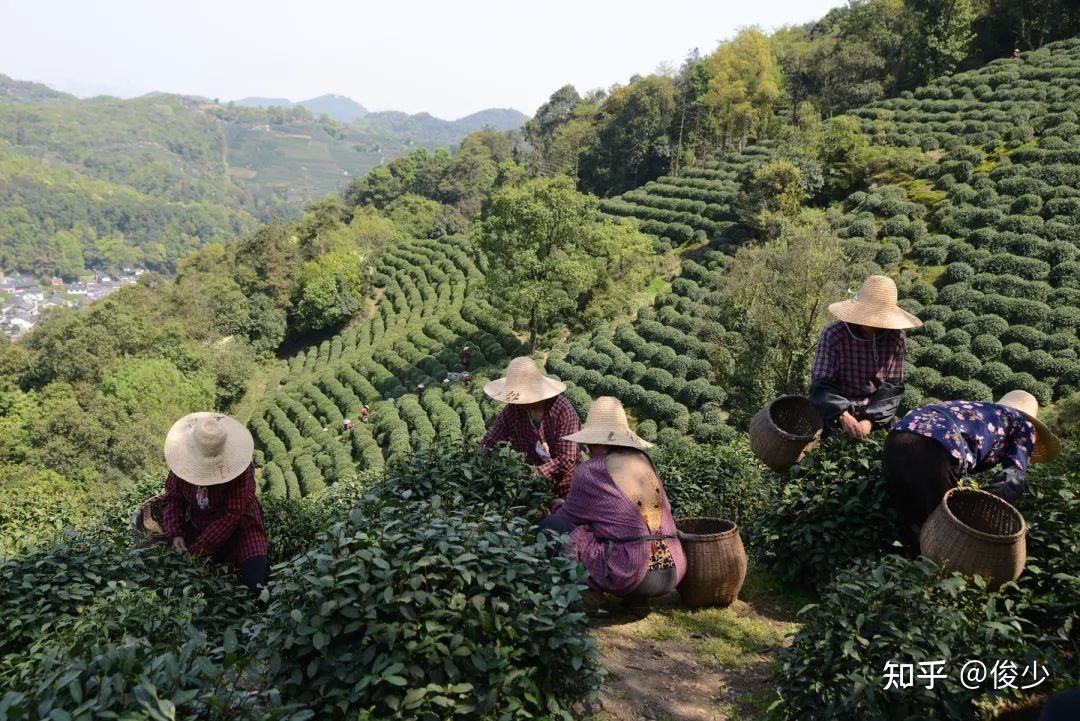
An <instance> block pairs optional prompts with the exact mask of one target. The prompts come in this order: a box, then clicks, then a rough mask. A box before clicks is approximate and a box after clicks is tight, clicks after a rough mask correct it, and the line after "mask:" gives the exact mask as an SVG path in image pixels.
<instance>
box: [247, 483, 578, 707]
mask: <svg viewBox="0 0 1080 721" xmlns="http://www.w3.org/2000/svg"><path fill="white" fill-rule="evenodd" d="M403 503H404V504H405V505H404V509H407V510H401V511H400V512H398V513H394V512H393V510H392V508H391V507H384V509H383V513H382V515H381V516H380V520H379V523H378V524H375V525H374V526H373V525H372V524H370V523H369V522H368V519H367V517H366V516H364V515H363V514H361V513H359V512H357V513H355V514H354V517H353V520H352V522H351V523H342V524H339V525H338V526H337V527H335V529H334V531H333V532H332V533H331V535H330V536H329V538H327V539H326V540H325V541H324V542H323V543H321V544H320V545H319V546H317V547H316V548H315V549H313V550H312V551H311V552H309V553H307V554H305V555H302V556H300V557H298V558H296V559H294V560H293V561H291V562H288V563H286V564H284V565H283V566H280V567H278V568H277V569H276V574H277V579H276V581H275V583H273V584H272V585H271V586H270V587H269V588H268V589H267V590H266V591H265V592H264V598H265V599H267V601H268V602H269V607H268V610H267V613H266V622H265V624H263V625H262V626H261V627H260V629H259V642H258V644H257V646H258V647H259V648H262V649H265V651H264V653H263V657H264V660H265V662H266V664H267V669H268V673H269V677H270V680H271V682H272V683H273V685H274V686H275V687H276V688H278V689H280V690H281V692H282V694H283V695H284V696H285V697H286V698H289V699H291V700H296V701H301V702H303V703H305V704H308V705H310V707H311V708H312V709H314V710H316V711H317V713H318V714H319V716H320V718H357V717H359V718H399V719H427V718H446V719H449V718H509V717H515V718H535V717H541V716H542V717H545V718H565V719H569V718H571V716H570V707H571V705H572V704H573V703H574V702H575V701H578V700H580V699H581V698H584V697H585V696H587V695H588V694H589V692H590V690H591V689H592V688H593V687H594V685H595V684H596V682H597V681H596V678H597V677H596V674H597V670H596V663H595V654H594V650H593V645H592V644H593V642H592V640H591V638H590V637H589V636H588V634H587V632H586V629H585V617H584V614H583V613H581V612H580V611H578V610H575V609H576V605H577V603H578V602H579V599H580V593H581V590H582V588H583V586H582V572H581V570H580V569H579V567H578V566H577V563H576V562H575V561H572V560H570V559H568V558H566V557H564V556H562V555H561V554H559V553H557V552H556V551H557V549H556V548H553V543H554V542H553V541H551V540H548V539H547V538H546V537H544V536H541V537H540V538H539V539H538V538H537V534H536V532H535V526H534V525H533V524H532V523H531V522H529V521H527V520H525V519H521V518H511V517H507V516H504V515H501V514H498V513H494V512H489V513H487V514H485V513H483V511H482V510H457V511H454V510H448V509H447V508H446V507H444V506H443V505H442V504H441V503H440V500H439V498H438V497H433V498H431V499H429V500H409V499H403Z"/></svg>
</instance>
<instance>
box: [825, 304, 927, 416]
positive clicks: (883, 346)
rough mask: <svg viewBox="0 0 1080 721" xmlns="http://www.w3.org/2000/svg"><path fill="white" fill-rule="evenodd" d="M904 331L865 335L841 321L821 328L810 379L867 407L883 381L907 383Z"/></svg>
mask: <svg viewBox="0 0 1080 721" xmlns="http://www.w3.org/2000/svg"><path fill="white" fill-rule="evenodd" d="M905 338H906V335H905V334H904V331H902V330H879V331H878V332H877V334H876V335H875V336H874V337H873V338H863V337H861V336H858V335H857V334H856V333H855V331H853V330H851V329H850V328H848V325H847V323H845V322H844V321H842V320H838V321H836V322H835V323H830V324H829V325H827V326H825V328H824V329H822V331H821V338H820V339H819V340H818V346H817V354H816V355H815V356H814V366H813V369H812V370H811V371H810V380H811V382H813V381H818V380H820V381H825V382H826V383H829V384H830V385H832V386H834V387H835V388H836V389H837V391H838V392H839V393H840V394H841V395H843V396H844V397H845V398H847V399H848V400H850V401H851V404H852V406H854V407H855V408H861V407H863V406H865V405H866V404H867V403H868V402H869V400H870V396H871V395H873V394H874V392H875V391H876V390H877V389H878V388H879V387H880V386H881V384H882V383H883V382H886V381H888V382H890V383H903V382H904V340H905Z"/></svg>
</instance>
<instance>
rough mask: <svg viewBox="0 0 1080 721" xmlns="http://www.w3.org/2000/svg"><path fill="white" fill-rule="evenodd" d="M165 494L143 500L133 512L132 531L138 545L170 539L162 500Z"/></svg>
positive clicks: (147, 544) (151, 544)
mask: <svg viewBox="0 0 1080 721" xmlns="http://www.w3.org/2000/svg"><path fill="white" fill-rule="evenodd" d="M164 500H165V494H164V493H159V494H158V495H156V496H151V497H150V498H148V499H146V500H145V501H143V502H142V503H141V504H140V505H139V507H138V508H136V509H135V512H134V513H132V514H131V531H132V534H133V540H134V543H135V545H136V546H137V547H146V546H153V545H155V544H158V543H164V542H166V541H167V540H168V538H167V537H166V534H165V515H164V509H163V504H162V501H164Z"/></svg>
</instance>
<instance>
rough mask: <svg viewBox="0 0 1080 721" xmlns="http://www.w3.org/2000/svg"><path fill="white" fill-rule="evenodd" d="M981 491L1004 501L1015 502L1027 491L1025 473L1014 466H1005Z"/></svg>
mask: <svg viewBox="0 0 1080 721" xmlns="http://www.w3.org/2000/svg"><path fill="white" fill-rule="evenodd" d="M983 490H984V491H989V492H990V493H993V494H994V495H995V496H997V497H999V498H1002V499H1004V500H1006V501H1015V500H1016V499H1017V498H1019V497H1020V496H1022V495H1024V492H1025V491H1026V490H1027V473H1026V472H1025V471H1022V470H1020V469H1019V468H1017V467H1016V466H1006V467H1005V470H1003V471H1000V472H998V474H997V475H995V476H994V479H993V480H992V481H991V482H990V483H989V484H987V485H986V486H984V487H983Z"/></svg>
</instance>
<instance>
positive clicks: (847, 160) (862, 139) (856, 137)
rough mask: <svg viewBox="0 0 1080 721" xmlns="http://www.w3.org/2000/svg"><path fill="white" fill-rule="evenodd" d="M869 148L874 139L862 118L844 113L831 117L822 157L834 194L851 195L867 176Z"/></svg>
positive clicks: (823, 137) (830, 187)
mask: <svg viewBox="0 0 1080 721" xmlns="http://www.w3.org/2000/svg"><path fill="white" fill-rule="evenodd" d="M869 148H870V141H869V139H868V138H867V137H866V135H865V134H864V133H863V131H862V126H861V125H860V124H859V121H858V120H856V119H855V118H853V117H851V116H850V115H840V116H837V117H835V118H833V119H832V120H831V121H829V124H828V125H827V126H826V128H825V132H824V134H823V135H822V137H821V147H820V149H819V158H820V160H821V165H822V167H823V168H824V170H825V185H826V188H827V189H828V191H829V192H830V193H832V195H833V197H839V196H843V195H847V194H848V193H849V192H850V191H851V190H852V189H853V188H854V186H855V184H856V183H859V182H861V181H862V180H863V179H864V177H865V175H866V153H867V151H868V150H869Z"/></svg>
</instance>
